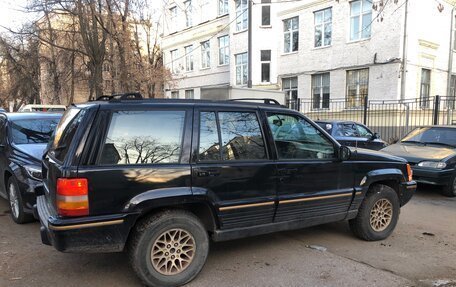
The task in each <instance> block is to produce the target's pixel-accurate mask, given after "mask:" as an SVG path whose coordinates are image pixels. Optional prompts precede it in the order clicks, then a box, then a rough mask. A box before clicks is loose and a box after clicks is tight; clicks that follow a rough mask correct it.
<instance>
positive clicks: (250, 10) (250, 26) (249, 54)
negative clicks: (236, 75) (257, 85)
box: [247, 0, 253, 88]
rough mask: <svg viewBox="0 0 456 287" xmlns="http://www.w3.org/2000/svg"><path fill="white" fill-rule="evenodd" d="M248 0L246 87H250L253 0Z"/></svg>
mask: <svg viewBox="0 0 456 287" xmlns="http://www.w3.org/2000/svg"><path fill="white" fill-rule="evenodd" d="M248 1H249V27H248V29H249V31H248V38H249V39H248V45H249V47H248V53H247V57H248V62H249V63H248V67H247V87H248V88H251V87H252V6H253V5H252V2H253V0H248Z"/></svg>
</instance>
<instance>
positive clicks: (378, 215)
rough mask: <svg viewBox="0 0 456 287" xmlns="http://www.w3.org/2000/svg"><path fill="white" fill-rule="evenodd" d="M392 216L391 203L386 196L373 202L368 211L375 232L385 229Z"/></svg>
mask: <svg viewBox="0 0 456 287" xmlns="http://www.w3.org/2000/svg"><path fill="white" fill-rule="evenodd" d="M392 218H393V204H392V203H391V202H390V201H389V200H388V199H386V198H381V199H379V200H377V202H375V204H374V206H373V207H372V209H371V212H370V225H371V227H372V229H373V230H374V231H376V232H381V231H383V230H385V229H386V228H387V227H388V226H389V225H390V223H391V220H392Z"/></svg>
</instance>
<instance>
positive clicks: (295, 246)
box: [0, 187, 456, 287]
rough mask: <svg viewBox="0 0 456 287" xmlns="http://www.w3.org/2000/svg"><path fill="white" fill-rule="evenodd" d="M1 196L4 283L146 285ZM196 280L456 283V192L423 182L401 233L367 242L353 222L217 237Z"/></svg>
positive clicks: (120, 260) (0, 273) (119, 261)
mask: <svg viewBox="0 0 456 287" xmlns="http://www.w3.org/2000/svg"><path fill="white" fill-rule="evenodd" d="M7 210H8V207H7V203H6V201H4V200H1V201H0V230H1V232H0V286H2V287H3V286H5V287H6V286H78V287H80V286H141V283H140V282H139V281H138V279H137V278H136V276H135V274H134V273H133V271H132V270H131V269H130V267H129V265H128V263H127V257H126V256H125V255H124V254H64V253H60V252H57V251H55V250H54V249H53V248H52V247H49V246H45V245H42V244H41V242H40V238H39V230H38V229H39V224H38V223H32V224H26V225H23V226H19V225H16V224H14V223H13V222H12V221H11V219H10V217H9V214H8V211H7ZM189 286H445V287H450V286H456V198H453V199H450V198H446V197H443V196H441V195H440V194H438V192H437V190H435V189H433V188H429V187H420V189H419V190H418V193H417V194H416V195H415V196H414V198H413V199H412V201H411V202H410V203H409V204H408V205H406V206H405V207H404V208H403V209H402V210H401V217H400V220H399V224H398V226H397V228H396V230H395V232H394V233H393V235H392V236H391V237H390V238H388V239H387V240H385V241H381V242H364V241H361V240H358V239H356V238H355V237H354V236H352V234H351V233H350V231H349V229H348V225H347V223H345V222H339V223H333V224H327V225H323V226H319V227H314V228H308V229H303V230H298V231H290V232H282V233H278V234H273V235H265V236H259V237H254V238H248V239H242V240H236V241H231V242H222V243H216V244H213V245H212V246H211V251H210V254H209V259H208V262H207V264H206V266H205V267H204V269H203V271H202V272H201V274H200V275H199V276H198V277H197V278H196V279H195V280H194V281H193V282H192V283H191V284H189Z"/></svg>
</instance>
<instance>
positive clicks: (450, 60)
mask: <svg viewBox="0 0 456 287" xmlns="http://www.w3.org/2000/svg"><path fill="white" fill-rule="evenodd" d="M454 9H455V7H453V9H451V26H450V48H449V50H448V79H447V97H450V93H451V73H452V72H453V49H454V47H453V41H454V38H453V37H454V33H453V25H454Z"/></svg>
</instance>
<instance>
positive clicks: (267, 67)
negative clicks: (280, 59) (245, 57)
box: [261, 50, 271, 82]
mask: <svg viewBox="0 0 456 287" xmlns="http://www.w3.org/2000/svg"><path fill="white" fill-rule="evenodd" d="M261 81H262V82H270V81H271V50H261Z"/></svg>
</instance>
